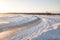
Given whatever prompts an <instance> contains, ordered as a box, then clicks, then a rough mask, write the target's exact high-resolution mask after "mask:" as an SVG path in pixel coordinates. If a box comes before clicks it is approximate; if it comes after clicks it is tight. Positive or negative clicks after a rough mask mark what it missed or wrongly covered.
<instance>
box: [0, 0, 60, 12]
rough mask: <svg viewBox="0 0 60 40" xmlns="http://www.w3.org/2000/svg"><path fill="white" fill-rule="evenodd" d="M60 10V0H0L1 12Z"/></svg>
mask: <svg viewBox="0 0 60 40" xmlns="http://www.w3.org/2000/svg"><path fill="white" fill-rule="evenodd" d="M47 11H48V12H60V0H0V12H47Z"/></svg>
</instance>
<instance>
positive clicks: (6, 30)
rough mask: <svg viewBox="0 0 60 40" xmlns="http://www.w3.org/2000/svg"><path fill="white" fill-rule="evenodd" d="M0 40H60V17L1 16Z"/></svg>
mask: <svg viewBox="0 0 60 40" xmlns="http://www.w3.org/2000/svg"><path fill="white" fill-rule="evenodd" d="M0 40H60V15H23V14H1V15H0Z"/></svg>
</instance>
